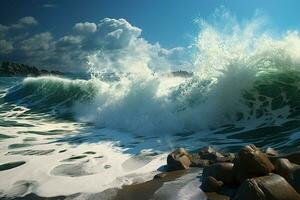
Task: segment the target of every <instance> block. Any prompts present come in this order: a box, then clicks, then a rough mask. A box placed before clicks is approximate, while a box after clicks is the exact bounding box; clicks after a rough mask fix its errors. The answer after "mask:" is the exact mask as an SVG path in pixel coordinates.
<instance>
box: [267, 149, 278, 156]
mask: <svg viewBox="0 0 300 200" xmlns="http://www.w3.org/2000/svg"><path fill="white" fill-rule="evenodd" d="M265 153H266V154H267V156H278V155H279V153H278V152H277V151H276V150H275V149H273V148H272V147H268V148H267V149H266V152H265Z"/></svg>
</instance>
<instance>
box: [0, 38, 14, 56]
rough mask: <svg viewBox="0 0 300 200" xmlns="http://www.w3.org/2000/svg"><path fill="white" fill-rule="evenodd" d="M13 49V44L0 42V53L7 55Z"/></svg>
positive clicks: (4, 41)
mask: <svg viewBox="0 0 300 200" xmlns="http://www.w3.org/2000/svg"><path fill="white" fill-rule="evenodd" d="M13 49H14V47H13V44H12V43H11V42H9V41H6V40H0V53H2V54H8V53H10V52H12V50H13Z"/></svg>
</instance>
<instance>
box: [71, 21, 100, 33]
mask: <svg viewBox="0 0 300 200" xmlns="http://www.w3.org/2000/svg"><path fill="white" fill-rule="evenodd" d="M73 29H74V30H75V31H77V32H79V33H93V32H95V31H96V30H97V26H96V24H95V23H90V22H84V23H77V24H75V25H74V27H73Z"/></svg>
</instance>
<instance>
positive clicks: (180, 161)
mask: <svg viewBox="0 0 300 200" xmlns="http://www.w3.org/2000/svg"><path fill="white" fill-rule="evenodd" d="M190 165H191V161H190V158H189V155H188V153H187V152H186V150H185V149H183V148H180V149H177V150H175V151H173V152H172V153H170V154H169V155H168V157H167V166H168V170H170V171H173V170H183V169H188V168H189V167H190Z"/></svg>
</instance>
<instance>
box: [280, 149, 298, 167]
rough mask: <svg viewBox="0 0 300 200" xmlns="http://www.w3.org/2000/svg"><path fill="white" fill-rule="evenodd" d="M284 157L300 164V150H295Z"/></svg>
mask: <svg viewBox="0 0 300 200" xmlns="http://www.w3.org/2000/svg"><path fill="white" fill-rule="evenodd" d="M282 157H283V158H286V159H288V160H289V161H290V162H292V163H295V164H298V165H300V152H294V153H291V154H287V155H285V156H282Z"/></svg>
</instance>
